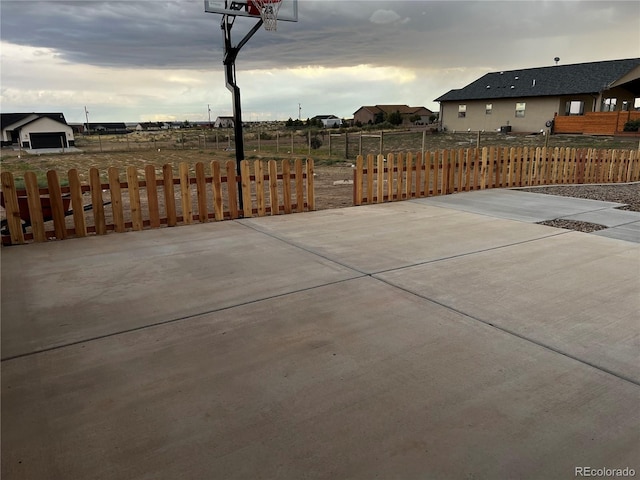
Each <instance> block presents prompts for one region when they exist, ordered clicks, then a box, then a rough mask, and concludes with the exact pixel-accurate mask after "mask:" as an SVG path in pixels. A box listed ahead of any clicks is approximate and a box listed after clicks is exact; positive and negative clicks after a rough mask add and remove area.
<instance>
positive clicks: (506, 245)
mask: <svg viewBox="0 0 640 480" xmlns="http://www.w3.org/2000/svg"><path fill="white" fill-rule="evenodd" d="M571 232H573V230H566V231H562V232H558V233H551V234H549V235H545V236H543V237H537V238H530V239H529V240H522V241H520V242H515V243H507V244H505V245H498V246H496V247H489V248H483V249H480V250H474V251H473V252H465V253H458V254H457V255H451V256H450V257H442V258H436V259H435V260H425V261H424V262H418V263H412V264H411V265H405V266H403V267H394V268H388V269H387V270H379V271H377V272H373V273H371V275H372V276H373V275H377V274H380V273H389V272H395V271H396V270H406V269H407V268H413V267H419V266H422V265H429V264H430V263H438V262H443V261H445V260H451V259H454V258H461V257H467V256H469V255H475V254H477V253H484V252H491V251H493V250H500V249H502V248H509V247H514V246H516V245H523V244H525V243H532V242H537V241H539V240H545V239H547V238H552V237H558V236H560V235H566V234H568V233H571Z"/></svg>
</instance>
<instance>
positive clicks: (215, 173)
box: [211, 160, 224, 221]
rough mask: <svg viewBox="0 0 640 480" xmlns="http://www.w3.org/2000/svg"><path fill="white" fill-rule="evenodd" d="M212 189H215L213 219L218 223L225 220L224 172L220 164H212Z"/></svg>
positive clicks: (214, 162)
mask: <svg viewBox="0 0 640 480" xmlns="http://www.w3.org/2000/svg"><path fill="white" fill-rule="evenodd" d="M211 177H212V178H211V188H212V189H213V217H214V218H215V219H216V221H220V220H224V208H223V202H222V172H221V167H220V162H218V161H217V160H213V161H212V162H211Z"/></svg>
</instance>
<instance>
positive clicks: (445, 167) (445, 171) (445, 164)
mask: <svg viewBox="0 0 640 480" xmlns="http://www.w3.org/2000/svg"><path fill="white" fill-rule="evenodd" d="M440 192H441V193H442V195H446V194H447V193H449V150H443V151H442V178H441V182H440Z"/></svg>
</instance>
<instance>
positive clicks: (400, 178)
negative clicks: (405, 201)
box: [395, 153, 404, 200]
mask: <svg viewBox="0 0 640 480" xmlns="http://www.w3.org/2000/svg"><path fill="white" fill-rule="evenodd" d="M397 164H398V169H397V170H398V175H397V176H396V191H395V197H396V198H397V199H398V200H402V198H403V197H402V193H403V192H404V183H403V182H404V156H403V155H402V153H399V154H398V163H397Z"/></svg>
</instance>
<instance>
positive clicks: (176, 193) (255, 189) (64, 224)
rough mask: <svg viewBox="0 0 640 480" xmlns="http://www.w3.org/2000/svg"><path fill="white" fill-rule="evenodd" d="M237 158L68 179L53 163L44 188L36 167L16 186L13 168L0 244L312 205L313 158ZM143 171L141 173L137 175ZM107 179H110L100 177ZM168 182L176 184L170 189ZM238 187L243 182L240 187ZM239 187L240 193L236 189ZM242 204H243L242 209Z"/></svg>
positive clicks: (74, 174) (6, 184)
mask: <svg viewBox="0 0 640 480" xmlns="http://www.w3.org/2000/svg"><path fill="white" fill-rule="evenodd" d="M280 167H281V168H280V171H278V163H277V162H276V161H275V160H271V161H269V162H266V164H265V162H263V161H260V160H256V161H254V162H251V163H250V162H249V161H247V160H243V161H242V162H241V165H240V170H241V173H240V175H237V173H236V163H235V162H234V161H231V160H230V161H227V162H226V163H224V164H221V163H220V162H218V161H212V162H211V163H210V165H209V172H208V173H207V172H206V168H205V164H204V163H202V162H198V163H196V164H195V172H192V171H190V166H189V164H188V163H186V162H184V163H180V164H179V175H178V177H174V174H173V167H172V165H170V164H166V165H164V166H163V167H162V171H161V174H159V173H160V172H156V167H155V166H153V165H147V166H146V167H145V168H144V172H139V171H138V169H137V168H136V167H128V168H126V171H125V172H124V176H123V172H121V171H119V170H118V169H117V168H115V167H111V168H109V169H108V170H107V172H106V173H107V176H106V177H105V178H102V179H101V176H100V171H99V170H98V169H97V168H91V169H90V170H89V175H88V183H84V184H83V183H82V182H81V180H80V175H79V173H78V170H77V169H72V170H69V172H68V182H63V183H65V184H67V183H68V185H65V186H61V182H60V179H59V176H58V173H57V172H56V171H55V170H50V171H48V172H47V187H46V188H40V187H39V186H38V181H37V177H36V175H35V173H33V172H27V173H25V175H24V181H25V188H24V189H17V188H16V186H15V179H14V176H13V175H12V174H11V173H10V172H2V174H0V177H1V180H2V192H1V194H2V205H3V207H4V208H5V212H6V219H5V220H3V231H2V243H3V245H15V244H23V243H28V242H31V241H34V242H46V241H49V240H54V239H55V240H64V239H67V238H72V237H86V236H87V235H91V234H95V235H105V234H106V233H108V232H126V231H131V230H143V229H152V228H159V227H161V226H169V227H172V226H175V225H178V224H191V223H194V222H200V223H204V222H208V221H220V220H225V219H237V218H242V217H244V218H247V217H253V216H265V215H278V214H283V213H284V214H288V213H293V212H302V211H311V210H315V198H314V184H313V176H314V173H313V168H314V166H313V160H311V159H307V160H306V162H304V164H303V162H302V160H300V159H296V160H294V161H293V162H290V161H289V160H283V161H282V162H281V163H280ZM142 176H143V177H144V179H141V178H140V177H142ZM105 179H106V180H107V182H105V181H103V180H105ZM167 186H171V188H165V187H167ZM239 186H240V188H239ZM240 190H242V195H241V196H240V195H239V191H240ZM241 206H242V207H243V208H241Z"/></svg>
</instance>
